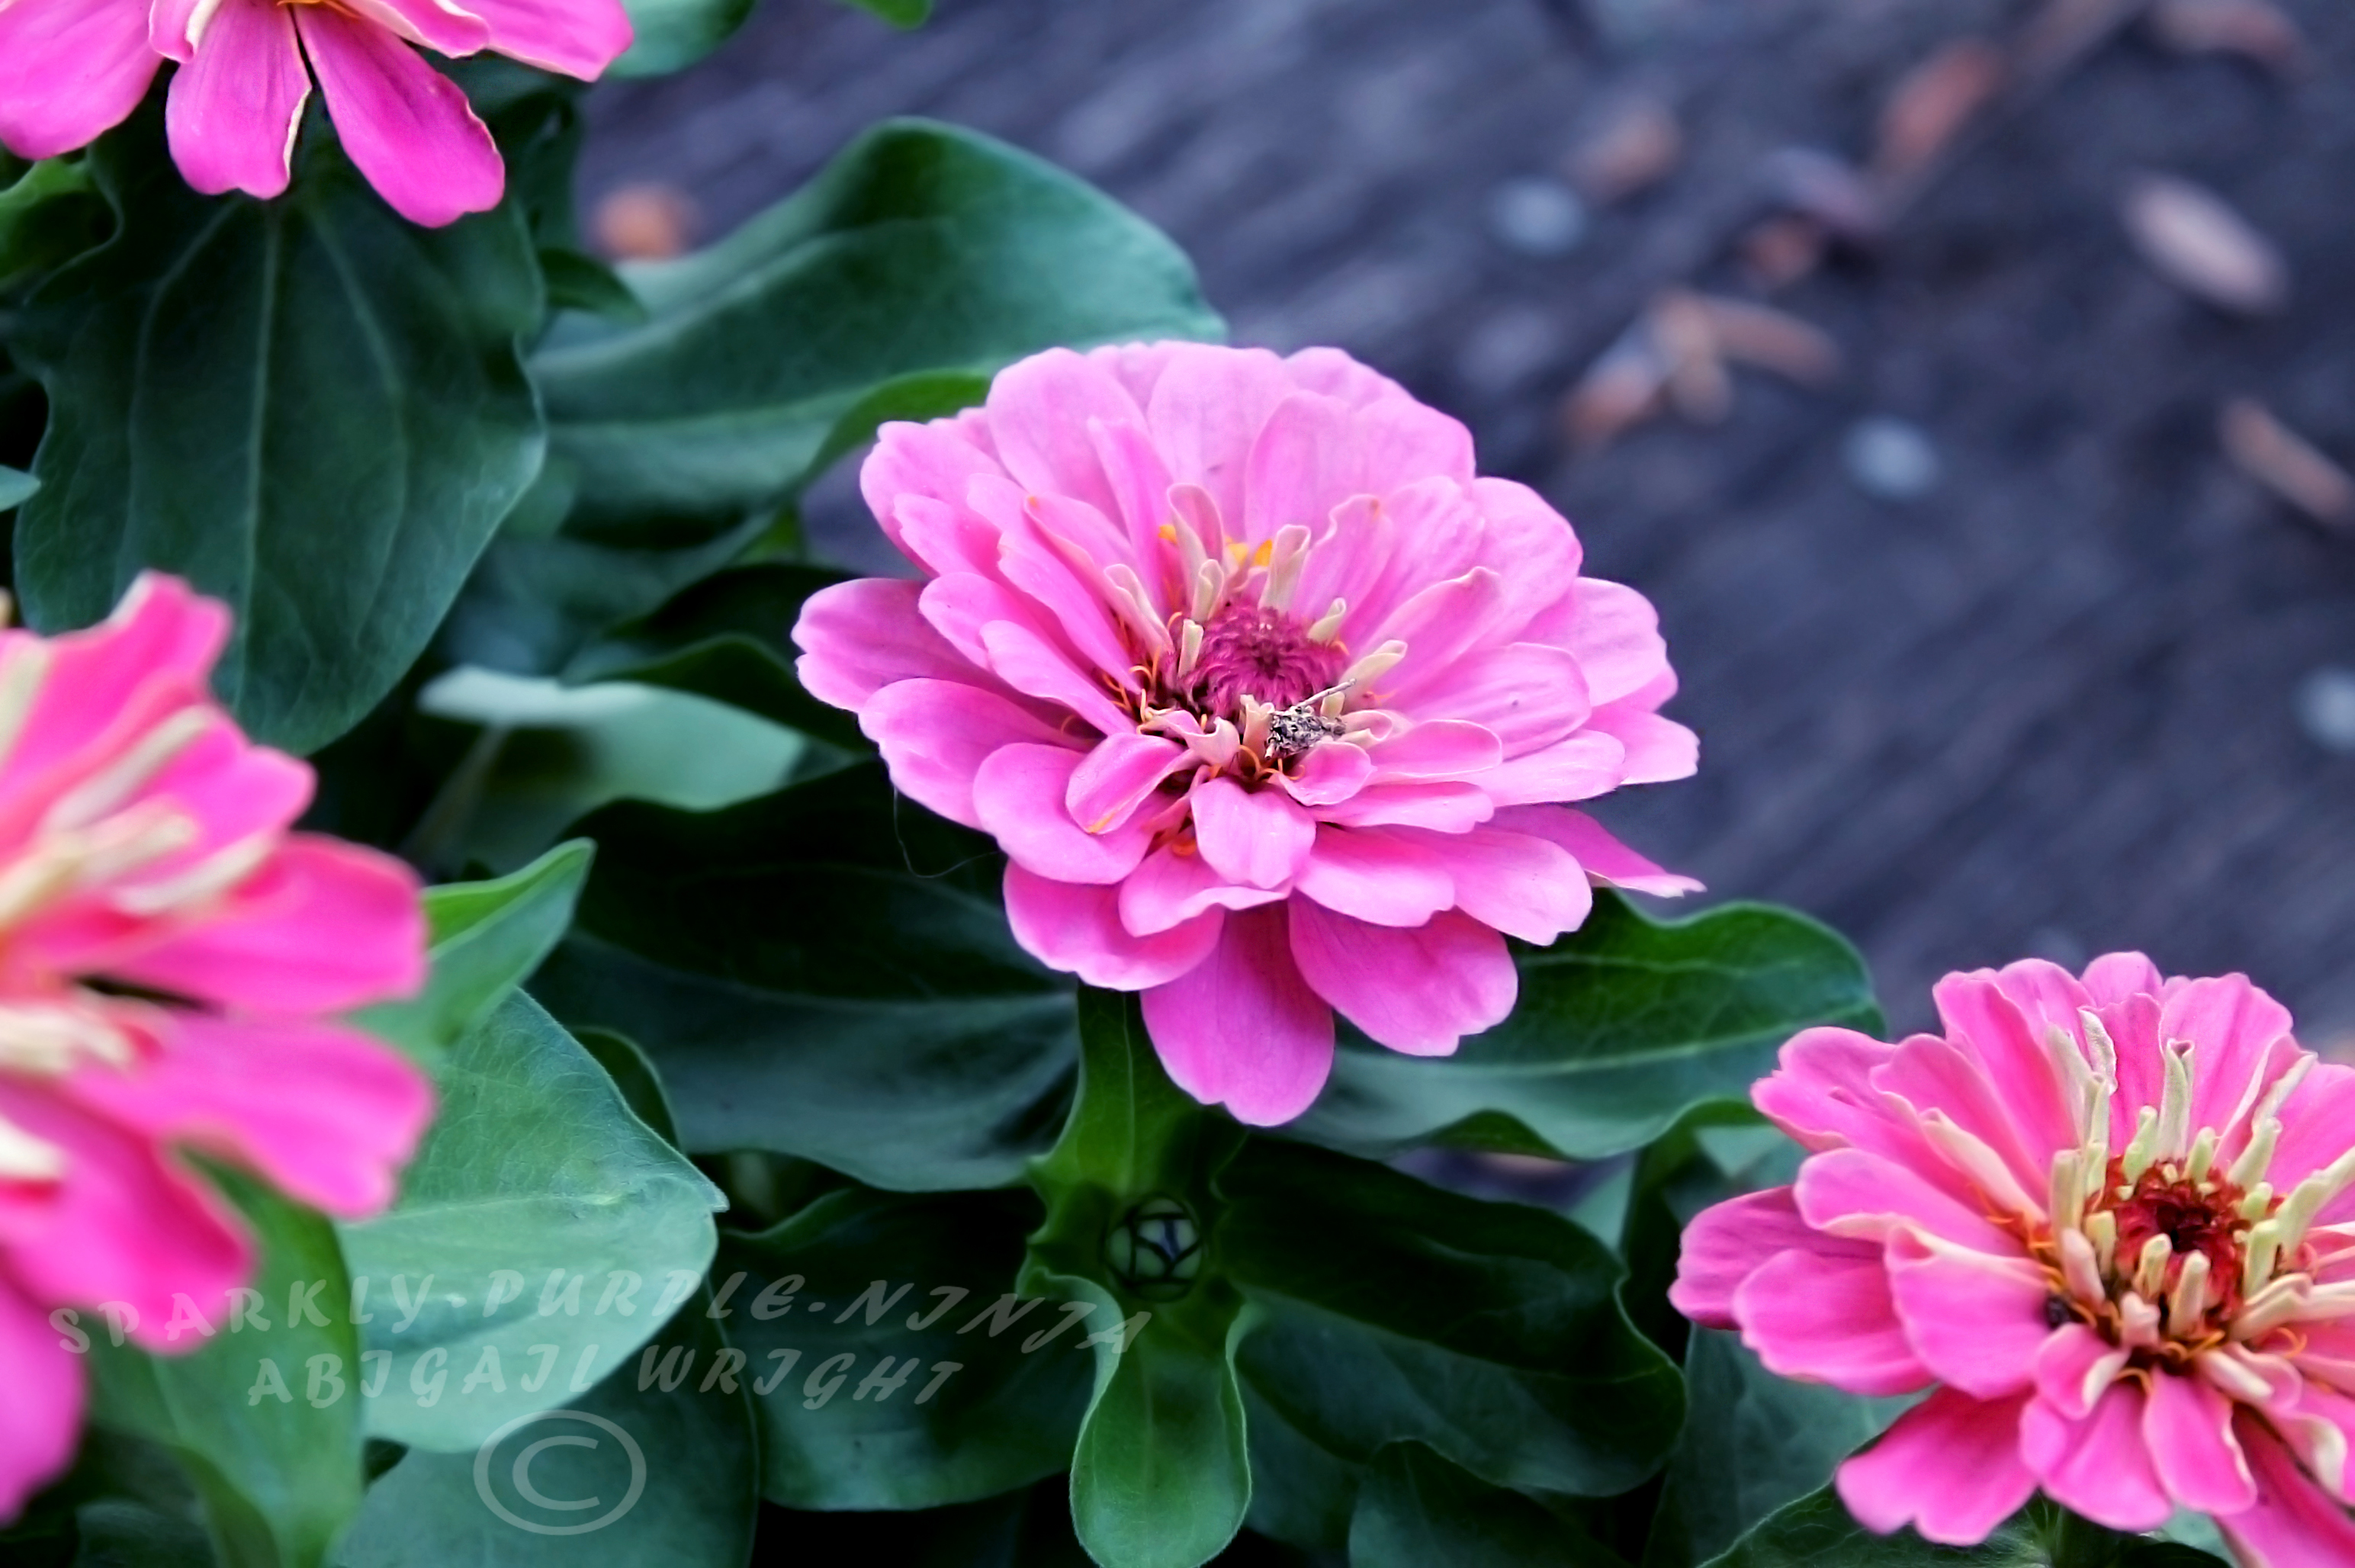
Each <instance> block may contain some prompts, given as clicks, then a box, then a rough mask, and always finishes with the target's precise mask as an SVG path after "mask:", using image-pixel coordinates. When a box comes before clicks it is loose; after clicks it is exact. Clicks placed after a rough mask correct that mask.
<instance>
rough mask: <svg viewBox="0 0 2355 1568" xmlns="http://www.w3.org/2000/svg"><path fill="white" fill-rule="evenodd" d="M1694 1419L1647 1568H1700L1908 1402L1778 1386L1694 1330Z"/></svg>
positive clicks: (1713, 1334) (1722, 1338) (1681, 1442)
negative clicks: (1696, 1565) (1861, 1397)
mask: <svg viewBox="0 0 2355 1568" xmlns="http://www.w3.org/2000/svg"><path fill="white" fill-rule="evenodd" d="M1685 1397H1686V1401H1687V1403H1688V1406H1689V1412H1690V1413H1689V1417H1688V1419H1687V1421H1686V1423H1685V1431H1684V1435H1683V1436H1682V1437H1681V1438H1679V1439H1678V1442H1677V1450H1676V1452H1675V1453H1674V1454H1673V1455H1671V1456H1669V1458H1668V1477H1667V1484H1666V1485H1665V1486H1664V1487H1663V1488H1661V1492H1660V1504H1659V1512H1658V1514H1657V1518H1656V1519H1655V1520H1654V1522H1653V1525H1652V1533H1651V1539H1650V1541H1648V1542H1647V1543H1646V1547H1645V1551H1644V1564H1643V1568H1694V1565H1695V1564H1697V1563H1706V1562H1708V1561H1709V1560H1710V1559H1711V1558H1713V1557H1715V1556H1717V1555H1718V1554H1719V1553H1720V1552H1724V1551H1726V1550H1727V1549H1728V1548H1730V1547H1731V1546H1732V1544H1733V1543H1734V1541H1736V1540H1737V1539H1739V1538H1740V1537H1741V1535H1742V1532H1743V1531H1747V1530H1748V1529H1750V1527H1751V1526H1753V1525H1754V1524H1756V1523H1757V1522H1758V1521H1759V1520H1763V1519H1764V1518H1765V1517H1766V1516H1767V1515H1768V1514H1771V1513H1773V1512H1774V1510H1775V1509H1779V1508H1781V1507H1782V1506H1783V1505H1784V1504H1785V1503H1788V1502H1791V1501H1793V1500H1795V1499H1799V1498H1804V1497H1806V1495H1807V1494H1809V1493H1810V1492H1813V1491H1815V1490H1816V1489H1817V1488H1819V1487H1821V1486H1823V1485H1824V1484H1825V1483H1826V1482H1827V1481H1828V1480H1830V1479H1831V1475H1832V1471H1833V1469H1834V1468H1835V1467H1837V1466H1838V1464H1839V1462H1840V1461H1841V1460H1842V1459H1845V1458H1847V1457H1848V1456H1849V1454H1851V1453H1853V1452H1854V1451H1855V1450H1857V1449H1859V1448H1861V1447H1863V1446H1864V1445H1865V1444H1867V1443H1868V1442H1870V1441H1871V1439H1873V1438H1874V1437H1876V1436H1878V1435H1880V1433H1881V1429H1882V1428H1883V1427H1885V1426H1887V1425H1888V1424H1889V1423H1890V1421H1891V1419H1893V1418H1894V1417H1895V1416H1896V1414H1897V1413H1898V1412H1899V1411H1901V1410H1902V1409H1903V1408H1904V1406H1905V1403H1906V1402H1905V1401H1903V1400H1874V1399H1860V1398H1859V1397H1857V1396H1856V1395H1854V1394H1849V1393H1842V1392H1840V1391H1839V1390H1838V1389H1835V1388H1828V1387H1825V1386H1823V1385H1822V1384H1819V1383H1798V1382H1793V1381H1789V1380H1788V1379H1785V1378H1778V1377H1776V1376H1774V1374H1773V1373H1772V1372H1769V1371H1766V1369H1765V1368H1764V1367H1763V1366H1761V1365H1759V1362H1758V1358H1757V1357H1756V1356H1755V1355H1753V1353H1752V1352H1750V1351H1749V1350H1746V1349H1742V1343H1741V1341H1740V1340H1739V1339H1736V1338H1735V1337H1734V1336H1732V1335H1731V1334H1725V1333H1721V1332H1718V1331H1717V1330H1714V1329H1708V1328H1697V1329H1695V1330H1693V1333H1692V1337H1691V1339H1690V1341H1689V1344H1688V1346H1687V1348H1686V1350H1685Z"/></svg>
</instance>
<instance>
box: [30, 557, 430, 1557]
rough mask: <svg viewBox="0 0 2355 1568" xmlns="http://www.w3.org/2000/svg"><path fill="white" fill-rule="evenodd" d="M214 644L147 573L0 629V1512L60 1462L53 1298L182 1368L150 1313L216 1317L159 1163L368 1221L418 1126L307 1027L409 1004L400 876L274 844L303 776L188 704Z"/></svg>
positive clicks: (201, 604)
mask: <svg viewBox="0 0 2355 1568" xmlns="http://www.w3.org/2000/svg"><path fill="white" fill-rule="evenodd" d="M228 632H229V616H228V613H227V612H225V611H224V610H223V609H222V608H221V607H220V606H219V605H218V604H216V603H212V602H211V601H209V600H205V599H199V598H197V597H196V596H195V595H194V594H192V593H190V592H188V590H187V589H186V586H185V585H183V584H181V583H180V582H178V581H176V580H174V579H171V578H167V577H157V576H152V575H151V576H147V577H144V578H142V579H140V581H138V582H137V583H136V584H134V585H133V588H132V590H131V592H130V594H129V595H128V596H127V597H126V598H125V599H124V600H123V605H122V607H121V608H120V609H119V610H117V611H116V612H115V613H114V616H113V618H112V620H110V621H108V622H107V623H105V624H103V625H100V626H96V627H93V628H91V630H89V631H87V632H77V633H74V634H72V635H68V636H62V637H58V638H54V639H46V640H45V639H43V638H41V637H37V636H35V635H32V634H30V633H27V632H21V631H10V632H5V633H0V1390H5V1395H0V1519H5V1518H6V1517H8V1516H10V1515H12V1514H14V1513H15V1512H16V1509H17V1508H18V1507H19V1506H20V1505H21V1504H22V1503H23V1501H24V1499H25V1497H26V1495H27V1493H28V1492H29V1491H30V1490H31V1489H32V1488H33V1487H34V1486H35V1485H36V1484H37V1483H38V1482H40V1481H41V1480H42V1479H44V1478H45V1477H48V1476H49V1475H52V1474H54V1473H55V1472H56V1471H57V1470H58V1469H59V1468H60V1467H62V1466H63V1465H64V1464H65V1463H66V1461H67V1460H68V1459H69V1458H70V1457H71V1456H72V1453H73V1447H74V1435H75V1432H76V1429H77V1426H78V1424H79V1422H80V1412H81V1403H82V1371H81V1363H80V1360H78V1359H77V1358H76V1357H74V1356H71V1355H68V1354H65V1353H63V1351H62V1350H61V1349H60V1348H59V1346H60V1340H59V1334H58V1332H57V1331H56V1330H55V1329H53V1328H51V1327H50V1324H49V1320H48V1319H49V1314H50V1312H51V1310H52V1309H53V1308H55V1307H63V1306H70V1307H78V1308H82V1309H85V1310H87V1309H89V1308H92V1307H100V1306H101V1305H102V1304H107V1303H121V1304H123V1306H126V1307H128V1308H129V1310H128V1311H124V1310H123V1307H116V1308H115V1312H116V1315H117V1317H119V1318H120V1319H121V1320H122V1321H123V1322H124V1323H125V1324H126V1326H127V1325H129V1323H130V1320H131V1316H132V1314H133V1313H135V1314H136V1315H137V1323H136V1326H135V1327H132V1328H129V1332H130V1334H131V1337H132V1338H133V1339H135V1340H137V1341H138V1342H139V1343H140V1344H142V1345H144V1346H146V1347H148V1348H149V1349H156V1350H161V1351H165V1352H171V1351H175V1350H190V1349H195V1348H196V1347H197V1345H198V1344H201V1343H202V1342H203V1339H202V1336H201V1334H200V1333H198V1332H196V1331H193V1330H192V1329H190V1328H187V1327H186V1324H187V1323H188V1322H189V1321H190V1319H187V1318H186V1317H183V1319H182V1324H181V1326H177V1327H176V1326H174V1322H173V1320H174V1318H175V1317H176V1316H177V1315H179V1313H178V1312H176V1308H178V1309H179V1312H185V1311H186V1310H190V1309H193V1311H195V1312H197V1313H200V1314H202V1315H203V1317H204V1320H205V1321H207V1322H209V1323H211V1324H213V1325H214V1326H216V1327H218V1325H219V1324H220V1323H221V1322H222V1321H223V1319H222V1317H221V1312H222V1307H223V1305H224V1300H225V1297H224V1295H223V1293H224V1292H225V1291H227V1290H229V1288H230V1287H232V1286H238V1285H244V1284H245V1283H246V1281H247V1279H248V1277H249V1276H250V1273H251V1271H252V1267H253V1262H254V1260H253V1255H252V1247H251V1244H250V1242H249V1240H248V1239H247V1236H246V1233H245V1230H244V1227H243V1226H242V1224H241V1223H240V1221H238V1219H237V1218H236V1216H235V1214H234V1212H233V1211H231V1210H230V1209H229V1207H228V1206H227V1205H226V1204H225V1203H224V1202H223V1201H222V1200H221V1199H220V1198H218V1196H217V1195H216V1194H214V1192H213V1191H212V1190H211V1189H209V1188H208V1186H207V1185H206V1184H205V1183H204V1182H203V1181H201V1180H199V1179H197V1178H196V1177H195V1176H194V1175H193V1174H192V1173H191V1171H190V1170H189V1168H187V1166H186V1164H185V1163H183V1162H182V1161H181V1160H180V1159H178V1158H177V1157H176V1156H175V1154H174V1152H173V1151H174V1150H175V1149H176V1148H177V1147H186V1148H191V1149H197V1150H201V1151H203V1152H205V1153H207V1154H210V1155H215V1156H218V1157H225V1158H229V1159H232V1160H236V1161H238V1162H240V1163H242V1164H245V1165H248V1166H250V1167H252V1168H254V1169H256V1170H258V1171H260V1172H261V1174H262V1175H264V1176H266V1177H268V1178H269V1179H271V1180H272V1181H273V1182H275V1183H276V1184H277V1185H278V1186H279V1187H281V1188H282V1189H285V1190H286V1191H287V1192H288V1193H290V1194H292V1195H293V1197H295V1198H297V1199H299V1200H302V1201H304V1202H306V1203H310V1204H313V1205H314V1206H316V1207H318V1208H321V1209H325V1210H327V1211H330V1212H333V1213H336V1214H344V1215H360V1214H368V1213H373V1212H375V1211H378V1210H379V1209H381V1208H383V1207H384V1206H385V1205H386V1204H387V1203H388V1202H389V1201H390V1200H391V1198H392V1193H393V1173H394V1171H395V1169H396V1168H398V1167H399V1165H400V1163H401V1161H403V1160H404V1159H406V1158H407V1157H408V1156H409V1154H410V1150H411V1149H412V1148H413V1147H414V1146H415V1144H416V1142H417V1139H418V1136H420V1134H421V1132H422V1131H423V1129H424V1125H425V1123H426V1121H427V1120H428V1118H429V1117H430V1115H431V1114H432V1093H431V1092H430V1090H429V1089H428V1088H427V1086H426V1083H425V1082H424V1080H423V1078H422V1077H421V1075H420V1074H419V1073H418V1072H417V1071H416V1070H415V1069H414V1068H412V1067H411V1066H410V1065H409V1064H408V1062H406V1061H403V1060H402V1059H401V1058H400V1057H399V1056H398V1055H396V1054H395V1053H394V1052H392V1051H390V1050H389V1049H388V1048H386V1047H384V1046H381V1045H379V1044H378V1043H376V1042H375V1041H374V1040H370V1039H368V1037H367V1036H365V1035H362V1034H359V1033H357V1032H355V1031H354V1030H352V1029H346V1028H344V1027H341V1026H339V1025H336V1024H333V1023H328V1022H325V1021H323V1020H322V1019H321V1017H320V1015H322V1014H327V1013H335V1012H340V1011H343V1010H344V1009H346V1008H352V1007H355V1006H357V1005H358V1004H360V1003H363V1002H369V1001H374V1000H378V999H379V998H382V997H390V996H395V995H399V994H401V993H404V992H408V991H410V990H413V989H415V988H416V987H417V985H418V984H419V983H420V981H421V978H422V977H423V972H424V927H423V918H422V915H421V912H420V910H419V907H418V899H417V884H416V880H415V879H414V878H413V877H412V876H411V875H410V872H409V871H408V870H407V869H406V868H404V867H402V866H401V865H400V863H399V862H398V861H395V860H392V859H388V858H387V857H385V856H382V855H378V854H377V853H375V852H373V851H371V850H367V849H361V848H355V847H353V846H350V845H346V844H339V843H336V842H334V841H332V840H329V839H324V838H314V837H308V836H306V835H302V834H290V833H288V832H287V831H286V828H287V825H288V824H289V823H290V822H292V821H293V819H294V817H295V816H296V815H297V814H298V813H299V812H301V811H302V809H303V807H304V805H305V804H306V803H307V802H308V800H309V798H310V794H311V770H310V769H309V768H308V767H305V766H304V764H303V763H299V762H296V761H295V760H294V759H293V758H292V757H287V756H283V755H281V754H280V753H279V752H272V751H266V750H264V749H262V748H261V747H259V746H255V745H252V744H251V743H250V742H249V741H247V740H246V739H245V737H244V736H243V735H241V734H240V733H239V731H238V728H237V726H236V724H235V723H234V722H233V721H232V720H230V719H229V716H228V715H227V714H226V713H224V712H222V711H221V709H219V708H218V706H217V705H215V704H214V702H213V701H212V700H211V699H210V698H209V696H208V694H207V690H206V677H207V675H208V672H209V671H210V669H211V668H212V664H213V660H214V658H215V656H217V655H218V653H219V652H220V648H221V645H222V642H223V641H224V640H225V638H226V637H227V635H228ZM183 1301H185V1302H186V1304H187V1307H186V1308H182V1307H180V1304H181V1303H182V1302H183Z"/></svg>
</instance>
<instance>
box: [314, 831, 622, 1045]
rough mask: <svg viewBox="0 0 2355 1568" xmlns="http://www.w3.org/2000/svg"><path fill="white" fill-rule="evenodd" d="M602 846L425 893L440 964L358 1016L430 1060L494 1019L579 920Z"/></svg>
mask: <svg viewBox="0 0 2355 1568" xmlns="http://www.w3.org/2000/svg"><path fill="white" fill-rule="evenodd" d="M595 854H596V846H595V845H593V844H591V843H590V842H589V841H588V840H586V839H582V838H576V839H573V840H572V841H571V842H570V843H569V844H559V845H558V846H557V847H556V848H553V849H550V850H549V852H548V853H547V854H545V855H542V856H541V857H540V858H539V859H537V860H535V861H533V862H532V863H531V864H530V865H528V866H526V867H525V868H524V869H522V870H520V871H517V872H514V873H512V874H511V875H508V876H505V877H500V878H498V879H497V880H494V881H487V882H453V883H451V884H449V885H448V886H445V887H439V888H428V889H427V890H426V891H425V918H426V921H427V923H428V925H429V927H430V929H431V930H432V942H433V946H432V953H431V955H430V956H431V957H432V965H433V969H432V976H431V977H430V978H429V979H427V981H426V982H425V989H424V990H422V991H421V992H419V993H418V994H417V995H416V996H414V997H410V998H408V999H407V1000H405V1001H399V1002H386V1003H383V1004H381V1005H379V1006H378V1007H373V1008H368V1010H367V1011H365V1012H363V1013H361V1014H359V1015H358V1016H357V1018H356V1019H354V1020H353V1021H354V1022H356V1023H357V1024H358V1025H359V1026H360V1027H361V1028H363V1029H368V1030H369V1031H370V1032H371V1033H374V1034H378V1035H380V1036H382V1037H383V1038H385V1039H387V1040H391V1041H393V1042H394V1043H395V1044H398V1045H400V1046H401V1047H402V1048H403V1049H405V1050H408V1051H412V1052H414V1053H415V1054H417V1055H418V1056H420V1057H421V1058H423V1059H424V1060H426V1061H429V1062H430V1061H439V1060H440V1059H441V1057H442V1054H443V1053H444V1052H446V1051H448V1050H449V1049H450V1048H451V1047H452V1046H453V1045H455V1044H457V1042H458V1040H459V1039H460V1037H462V1036H464V1034H466V1033H467V1032H468V1031H469V1030H471V1029H474V1028H476V1027H477V1026H479V1025H480V1024H481V1023H482V1022H483V1021H484V1020H485V1019H488V1018H489V1017H490V1016H491V1014H492V1012H493V1011H494V1010H495V1009H496V1008H497V1007H498V1005H499V1004H500V1003H501V1002H504V1001H505V1000H506V998H507V997H508V995H509V994H510V993H511V992H513V991H514V990H515V988H516V987H517V986H520V985H522V984H523V983H524V981H525V980H527V979H528V978H530V976H531V972H532V971H533V970H534V969H537V968H538V967H539V963H540V960H541V959H543V958H545V957H547V956H548V954H549V949H550V948H552V947H554V946H555V945H556V943H557V939H558V938H559V937H561V936H562V935H563V934H564V929H565V927H566V926H568V925H570V923H571V921H572V906H573V903H574V902H575V901H577V900H578V899H579V898H580V896H581V883H582V882H583V881H584V880H586V879H587V878H588V875H589V862H590V860H591V859H592V858H593V857H594V856H595Z"/></svg>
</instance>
